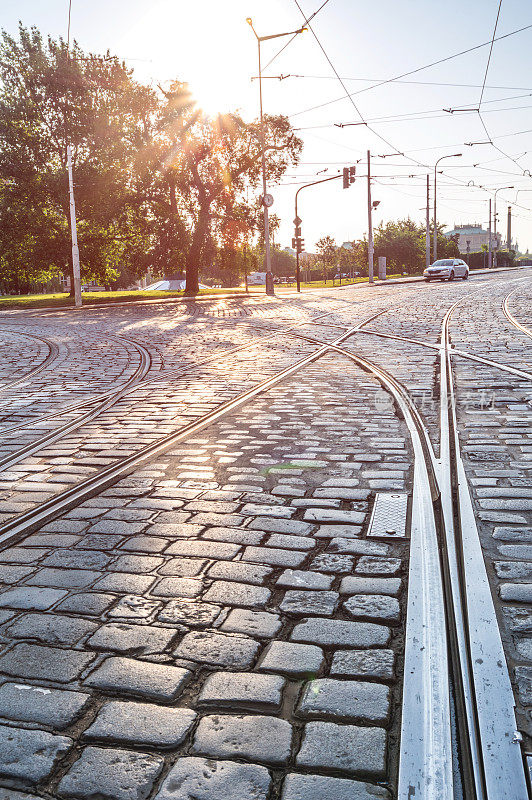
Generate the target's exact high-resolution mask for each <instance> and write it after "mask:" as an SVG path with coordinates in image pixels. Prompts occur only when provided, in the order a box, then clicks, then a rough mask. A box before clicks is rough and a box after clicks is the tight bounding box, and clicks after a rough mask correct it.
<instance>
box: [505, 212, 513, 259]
mask: <svg viewBox="0 0 532 800" xmlns="http://www.w3.org/2000/svg"><path fill="white" fill-rule="evenodd" d="M506 247H507V249H508V251H510V250H511V249H512V206H508V225H507V228H506Z"/></svg>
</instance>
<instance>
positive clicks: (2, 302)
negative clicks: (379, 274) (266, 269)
mask: <svg viewBox="0 0 532 800" xmlns="http://www.w3.org/2000/svg"><path fill="white" fill-rule="evenodd" d="M388 277H389V278H400V277H401V275H388ZM376 280H378V279H377V278H376ZM367 281H368V279H367V278H364V277H360V278H354V279H353V280H347V279H346V280H343V281H342V286H348V285H352V284H355V283H367ZM295 286H296V284H295V283H281V284H276V285H275V291H276V292H277V291H279V290H282V289H294V288H295ZM338 286H340V282H339V281H335V282H334V286H333V284H332V281H327V283H325V281H309V282H308V283H307V282H304V281H301V288H302V289H333V288H334V289H336V288H338ZM249 290H250V291H251V292H258V293H259V294H261V293H264V286H250V287H249ZM244 291H245V290H244V289H243V288H242V287H241V286H238V287H232V288H230V289H227V288H222V289H200V291H199V292H198V294H197V295H196V297H209V296H210V295H219V294H243V293H244ZM169 297H184V293H183V292H152V291H142V290H139V291H132V290H127V291H123V292H83V294H82V302H83V305H84V306H92V305H98V304H99V303H119V302H121V301H122V302H124V301H128V302H129V301H135V300H166V299H168V298H169ZM73 305H74V301H73V300H72V299H71V297H70V296H69V295H68V294H67V293H66V292H60V293H57V294H25V295H0V311H1V310H2V309H13V308H15V309H16V308H25V309H31V308H61V307H64V306H73Z"/></svg>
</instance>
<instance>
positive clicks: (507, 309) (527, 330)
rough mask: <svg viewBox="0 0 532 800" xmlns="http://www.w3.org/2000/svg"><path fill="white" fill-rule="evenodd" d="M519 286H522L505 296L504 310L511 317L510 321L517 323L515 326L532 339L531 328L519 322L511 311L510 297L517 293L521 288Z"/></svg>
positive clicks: (513, 323)
mask: <svg viewBox="0 0 532 800" xmlns="http://www.w3.org/2000/svg"><path fill="white" fill-rule="evenodd" d="M519 288H520V287H519V286H518V287H517V288H515V289H514V290H513V291H512V292H510V294H507V295H506V297H505V298H504V301H503V304H502V310H503V311H504V314H505V316H506V317H507V318H508V319H509V321H510V322H511V323H512V325H515V327H516V328H519V330H520V331H521V332H522V333H524V334H525V335H526V336H529V337H530V338H531V339H532V330H530V328H527V327H526V325H522V324H521V323H520V322H519V320H517V319H516V318H515V317H514V315H513V314H512V312H511V311H510V305H509V300H510V297H511V296H512V295H513V294H515V293H516V292H517V291H518V290H519Z"/></svg>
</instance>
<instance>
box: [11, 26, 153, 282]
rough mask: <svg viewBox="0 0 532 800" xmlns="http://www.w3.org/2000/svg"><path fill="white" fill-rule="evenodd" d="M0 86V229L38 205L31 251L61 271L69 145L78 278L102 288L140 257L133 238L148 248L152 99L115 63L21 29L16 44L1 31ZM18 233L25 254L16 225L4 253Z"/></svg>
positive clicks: (66, 252) (65, 236)
mask: <svg viewBox="0 0 532 800" xmlns="http://www.w3.org/2000/svg"><path fill="white" fill-rule="evenodd" d="M0 79H1V86H0V180H1V181H2V203H1V207H0V214H1V215H2V216H1V218H0V223H1V224H2V225H5V223H6V221H7V220H8V219H9V216H10V215H12V213H13V209H22V208H26V209H30V208H36V209H37V211H38V217H39V218H40V221H41V222H42V223H43V224H41V225H37V224H35V225H33V226H32V227H33V233H34V237H35V238H34V244H35V247H34V252H36V253H38V252H39V250H40V249H41V248H42V251H43V252H46V253H48V255H49V257H50V264H55V265H57V266H58V267H60V268H61V269H64V268H65V267H66V266H67V264H68V263H69V260H70V255H69V254H70V243H69V197H68V181H67V145H70V146H71V148H72V158H73V168H74V183H75V195H76V206H77V214H78V223H79V225H78V238H79V246H80V256H81V270H82V276H83V277H84V278H85V279H90V278H96V279H97V280H99V281H102V282H103V281H107V280H108V279H109V278H110V277H111V276H113V275H116V273H117V271H118V269H119V267H120V265H121V264H122V263H125V262H127V261H128V259H130V258H131V257H132V255H133V254H134V253H135V252H136V251H138V249H139V240H140V241H141V242H142V247H141V249H142V250H146V249H147V248H148V247H149V246H150V231H149V230H147V228H146V225H145V220H146V217H147V216H148V215H149V214H150V209H149V208H148V206H147V205H146V203H145V202H144V201H143V200H142V199H140V200H139V198H142V191H141V190H142V188H143V184H144V183H145V182H146V180H147V178H146V176H145V175H144V174H143V172H142V168H143V167H144V161H143V157H142V154H143V150H144V148H145V147H146V145H147V144H148V142H149V141H150V138H151V135H152V123H153V120H154V117H155V112H156V107H157V98H156V95H155V93H154V92H153V91H152V90H151V89H149V88H147V87H145V86H142V85H141V84H139V83H137V82H136V81H135V80H134V79H133V77H132V74H131V71H130V70H128V69H127V68H126V67H125V65H124V64H123V63H120V62H119V61H118V59H116V58H113V57H111V56H110V55H107V56H106V57H104V58H100V57H97V56H94V55H88V56H86V55H85V54H84V53H83V52H82V51H81V49H80V48H79V47H78V46H77V44H75V43H74V45H73V46H71V47H70V48H69V47H67V44H66V42H64V41H63V40H62V39H58V40H54V39H52V38H48V39H47V40H46V41H45V40H44V39H43V37H42V36H41V34H40V33H39V31H38V30H37V29H36V28H31V29H29V30H28V29H26V28H24V27H23V26H22V25H21V26H20V29H19V37H18V39H15V38H14V37H12V36H10V35H8V34H7V33H6V32H3V33H2V37H1V40H0ZM44 218H46V220H45V219H44ZM47 222H48V223H49V227H48V226H47V224H46V223H47ZM17 232H18V235H19V236H20V238H21V246H20V252H21V253H22V252H24V251H25V252H26V254H27V255H28V256H31V250H30V249H28V248H27V247H26V246H25V244H24V240H25V239H26V238H27V236H26V230H25V229H24V228H23V226H20V225H18V226H17V228H16V230H15V231H14V232H12V235H11V242H10V247H11V249H12V248H13V245H14V244H15V241H14V239H15V237H16V235H17ZM51 241H52V242H53V247H52V250H51V251H50V247H49V245H50V242H51ZM0 259H1V260H2V261H3V263H4V264H5V263H6V259H7V260H8V262H9V263H13V262H12V252H6V251H5V250H0ZM28 268H29V269H32V268H33V267H32V265H31V264H28Z"/></svg>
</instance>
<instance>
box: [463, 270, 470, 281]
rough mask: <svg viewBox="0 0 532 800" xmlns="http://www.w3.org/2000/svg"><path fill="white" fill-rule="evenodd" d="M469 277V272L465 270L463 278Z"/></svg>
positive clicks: (464, 279)
mask: <svg viewBox="0 0 532 800" xmlns="http://www.w3.org/2000/svg"><path fill="white" fill-rule="evenodd" d="M468 278H469V272H464V274H463V275H462V280H463V281H466V280H467V279H468Z"/></svg>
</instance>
